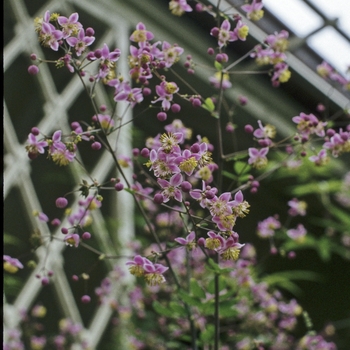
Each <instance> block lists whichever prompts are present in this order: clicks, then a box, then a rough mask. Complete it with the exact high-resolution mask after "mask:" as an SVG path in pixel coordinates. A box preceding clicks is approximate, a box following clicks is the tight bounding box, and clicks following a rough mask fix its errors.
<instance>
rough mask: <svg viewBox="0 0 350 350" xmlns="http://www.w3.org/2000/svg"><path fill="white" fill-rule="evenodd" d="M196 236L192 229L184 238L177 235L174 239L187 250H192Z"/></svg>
mask: <svg viewBox="0 0 350 350" xmlns="http://www.w3.org/2000/svg"><path fill="white" fill-rule="evenodd" d="M195 238H196V233H195V232H194V231H191V232H190V233H189V234H188V235H187V236H186V238H182V237H177V238H175V239H174V241H176V242H177V243H179V244H181V245H184V246H186V248H187V249H188V250H193V249H194V248H195V247H196V246H197V244H196V241H195Z"/></svg>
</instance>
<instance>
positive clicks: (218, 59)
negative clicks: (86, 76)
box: [215, 53, 224, 63]
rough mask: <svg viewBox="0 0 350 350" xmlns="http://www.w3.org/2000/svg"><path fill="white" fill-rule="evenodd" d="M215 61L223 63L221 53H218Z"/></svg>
mask: <svg viewBox="0 0 350 350" xmlns="http://www.w3.org/2000/svg"><path fill="white" fill-rule="evenodd" d="M215 60H216V61H217V62H219V63H221V62H223V61H224V56H223V54H222V53H218V54H217V55H216V57H215Z"/></svg>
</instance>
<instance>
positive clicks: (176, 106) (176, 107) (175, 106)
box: [171, 103, 181, 113]
mask: <svg viewBox="0 0 350 350" xmlns="http://www.w3.org/2000/svg"><path fill="white" fill-rule="evenodd" d="M171 110H172V112H173V113H179V112H180V111H181V106H180V105H179V104H177V103H174V104H173V105H172V106H171Z"/></svg>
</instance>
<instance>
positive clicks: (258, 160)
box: [248, 147, 269, 169]
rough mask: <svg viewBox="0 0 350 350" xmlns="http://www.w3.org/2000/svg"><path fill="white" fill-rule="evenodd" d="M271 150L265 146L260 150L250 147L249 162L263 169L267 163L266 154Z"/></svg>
mask: <svg viewBox="0 0 350 350" xmlns="http://www.w3.org/2000/svg"><path fill="white" fill-rule="evenodd" d="M268 152H269V148H268V147H265V148H262V149H260V150H258V149H257V148H248V153H249V159H248V163H249V164H251V165H252V166H253V167H254V168H257V169H262V168H264V167H265V166H266V165H267V158H266V155H267V153H268Z"/></svg>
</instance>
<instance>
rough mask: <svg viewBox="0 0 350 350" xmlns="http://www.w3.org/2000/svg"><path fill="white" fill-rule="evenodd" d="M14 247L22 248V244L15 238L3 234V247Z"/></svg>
mask: <svg viewBox="0 0 350 350" xmlns="http://www.w3.org/2000/svg"><path fill="white" fill-rule="evenodd" d="M7 244H8V245H14V246H17V247H20V246H23V242H22V241H21V240H20V239H18V238H17V237H15V236H13V235H10V234H8V233H5V234H4V245H7Z"/></svg>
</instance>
